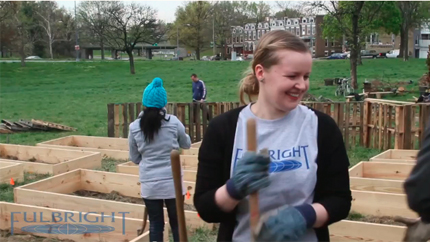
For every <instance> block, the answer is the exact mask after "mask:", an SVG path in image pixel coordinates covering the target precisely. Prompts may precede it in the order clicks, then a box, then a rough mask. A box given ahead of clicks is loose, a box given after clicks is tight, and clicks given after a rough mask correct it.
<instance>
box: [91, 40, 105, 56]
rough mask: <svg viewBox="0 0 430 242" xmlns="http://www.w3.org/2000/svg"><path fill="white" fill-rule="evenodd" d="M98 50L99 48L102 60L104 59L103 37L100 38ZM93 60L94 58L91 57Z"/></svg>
mask: <svg viewBox="0 0 430 242" xmlns="http://www.w3.org/2000/svg"><path fill="white" fill-rule="evenodd" d="M100 48H101V53H102V60H104V59H105V48H104V43H103V37H102V38H100ZM93 59H94V56H93Z"/></svg>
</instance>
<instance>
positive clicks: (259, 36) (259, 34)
mask: <svg viewBox="0 0 430 242" xmlns="http://www.w3.org/2000/svg"><path fill="white" fill-rule="evenodd" d="M260 38H261V30H258V37H257V39H260Z"/></svg>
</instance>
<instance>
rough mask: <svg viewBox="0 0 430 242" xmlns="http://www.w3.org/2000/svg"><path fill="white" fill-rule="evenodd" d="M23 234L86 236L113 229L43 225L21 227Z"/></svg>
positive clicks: (82, 225)
mask: <svg viewBox="0 0 430 242" xmlns="http://www.w3.org/2000/svg"><path fill="white" fill-rule="evenodd" d="M21 230H22V231H23V232H29V233H43V234H88V233H109V232H112V231H114V230H115V228H114V227H111V226H105V225H93V224H43V225H31V226H25V227H22V228H21Z"/></svg>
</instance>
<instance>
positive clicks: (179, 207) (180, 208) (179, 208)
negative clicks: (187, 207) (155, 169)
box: [170, 150, 188, 242]
mask: <svg viewBox="0 0 430 242" xmlns="http://www.w3.org/2000/svg"><path fill="white" fill-rule="evenodd" d="M170 159H171V161H172V174H173V182H174V184H175V194H176V212H177V216H178V224H179V239H180V241H184V242H185V241H188V238H187V226H186V224H185V212H184V195H183V194H182V179H181V161H180V159H179V152H178V151H177V150H173V151H172V152H171V153H170Z"/></svg>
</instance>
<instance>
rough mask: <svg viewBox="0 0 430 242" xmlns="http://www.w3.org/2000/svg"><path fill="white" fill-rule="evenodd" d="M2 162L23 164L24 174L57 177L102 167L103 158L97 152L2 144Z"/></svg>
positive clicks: (0, 152) (0, 155)
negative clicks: (75, 170) (70, 172)
mask: <svg viewBox="0 0 430 242" xmlns="http://www.w3.org/2000/svg"><path fill="white" fill-rule="evenodd" d="M0 160H3V161H8V162H15V163H19V164H23V166H24V172H29V173H41V174H47V173H50V174H53V175H57V174H60V173H63V172H67V171H71V170H74V169H78V168H88V169H93V168H97V167H101V160H102V157H101V155H100V153H96V152H87V151H79V150H66V149H54V148H48V147H37V146H27V145H12V144H0Z"/></svg>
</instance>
